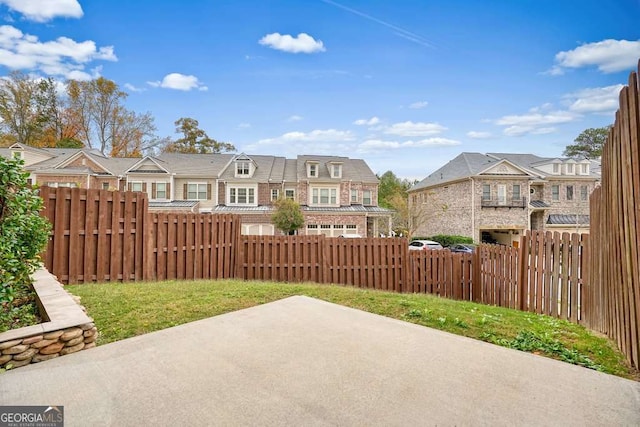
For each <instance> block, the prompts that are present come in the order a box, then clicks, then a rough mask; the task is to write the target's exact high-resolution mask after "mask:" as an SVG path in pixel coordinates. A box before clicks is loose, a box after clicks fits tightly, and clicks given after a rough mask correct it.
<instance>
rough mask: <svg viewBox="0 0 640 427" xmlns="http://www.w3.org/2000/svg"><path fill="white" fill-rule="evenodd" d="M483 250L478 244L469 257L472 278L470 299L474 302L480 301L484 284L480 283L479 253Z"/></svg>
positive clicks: (480, 264) (480, 261)
mask: <svg viewBox="0 0 640 427" xmlns="http://www.w3.org/2000/svg"><path fill="white" fill-rule="evenodd" d="M482 251H483V248H482V245H478V248H477V249H476V250H475V252H473V254H472V257H471V272H472V275H473V276H472V277H473V280H472V281H471V300H472V301H474V302H481V301H482V289H483V286H484V284H483V283H482V271H481V269H482V256H481V255H480V253H481V252H482Z"/></svg>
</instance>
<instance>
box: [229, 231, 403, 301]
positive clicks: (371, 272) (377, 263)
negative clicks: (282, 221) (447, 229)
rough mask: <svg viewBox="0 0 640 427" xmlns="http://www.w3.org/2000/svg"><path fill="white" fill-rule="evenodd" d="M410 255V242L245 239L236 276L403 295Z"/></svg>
mask: <svg viewBox="0 0 640 427" xmlns="http://www.w3.org/2000/svg"><path fill="white" fill-rule="evenodd" d="M407 252H408V245H407V241H406V239H391V238H390V239H380V238H373V239H346V238H337V237H336V238H334V237H325V236H324V235H319V236H241V237H240V240H239V244H238V262H237V269H236V277H237V278H239V279H244V280H272V281H280V282H316V283H335V284H342V285H351V286H355V287H359V288H371V289H381V290H387V291H395V292H402V290H403V286H404V285H405V283H406V282H407V279H406V274H407V269H406V268H405V265H404V262H403V261H404V260H406V259H407V256H406V254H407Z"/></svg>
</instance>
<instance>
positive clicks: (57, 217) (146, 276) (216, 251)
mask: <svg viewBox="0 0 640 427" xmlns="http://www.w3.org/2000/svg"><path fill="white" fill-rule="evenodd" d="M40 195H41V197H42V198H43V200H44V209H43V211H42V215H44V216H45V217H47V218H48V219H49V221H50V222H51V224H52V225H53V230H52V232H51V238H50V240H49V243H48V246H47V249H46V251H45V253H44V256H43V259H44V264H45V267H46V268H47V269H48V270H49V271H50V272H51V273H52V274H54V275H55V276H57V277H58V279H59V280H60V281H61V282H63V283H88V282H107V281H129V280H155V279H158V280H164V279H209V278H217V279H220V278H231V277H234V275H235V254H236V242H237V241H238V238H239V236H240V218H239V217H238V216H236V215H229V214H227V215H210V214H180V213H155V212H154V213H148V211H147V204H148V203H147V196H146V194H144V193H140V192H120V191H108V190H91V189H80V188H50V187H41V188H40Z"/></svg>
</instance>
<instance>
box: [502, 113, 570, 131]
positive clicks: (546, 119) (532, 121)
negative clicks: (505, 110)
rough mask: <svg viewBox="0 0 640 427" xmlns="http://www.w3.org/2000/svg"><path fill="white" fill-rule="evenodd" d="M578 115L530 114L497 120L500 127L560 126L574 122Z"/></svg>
mask: <svg viewBox="0 0 640 427" xmlns="http://www.w3.org/2000/svg"><path fill="white" fill-rule="evenodd" d="M576 118H578V115H577V114H575V113H572V112H570V111H561V110H560V111H552V112H549V113H545V114H542V113H536V112H532V113H528V114H522V115H509V116H503V117H501V118H500V119H498V120H496V124H497V125H500V126H532V127H538V126H542V125H549V124H559V123H568V122H572V121H573V120H575V119H576Z"/></svg>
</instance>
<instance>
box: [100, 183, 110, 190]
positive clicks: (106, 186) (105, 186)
mask: <svg viewBox="0 0 640 427" xmlns="http://www.w3.org/2000/svg"><path fill="white" fill-rule="evenodd" d="M102 189H103V190H108V189H109V183H108V182H103V183H102Z"/></svg>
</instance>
